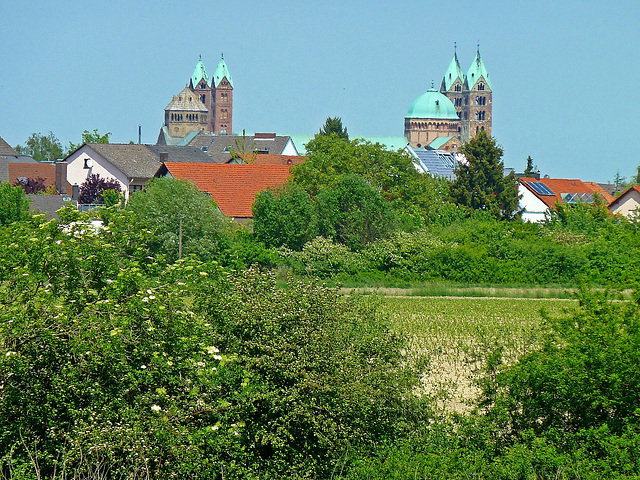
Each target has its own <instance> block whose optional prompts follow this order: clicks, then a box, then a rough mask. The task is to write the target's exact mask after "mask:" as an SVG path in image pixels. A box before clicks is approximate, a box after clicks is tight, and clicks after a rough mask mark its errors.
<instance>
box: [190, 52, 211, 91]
mask: <svg viewBox="0 0 640 480" xmlns="http://www.w3.org/2000/svg"><path fill="white" fill-rule="evenodd" d="M203 78H204V81H205V82H207V85H209V86H211V79H210V78H209V76H208V75H207V70H206V69H205V68H204V63H202V56H200V60H198V63H196V68H195V69H194V70H193V75H191V82H192V83H193V86H194V87H195V86H196V85H197V84H198V83H200V80H202V79H203Z"/></svg>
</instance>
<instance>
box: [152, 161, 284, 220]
mask: <svg viewBox="0 0 640 480" xmlns="http://www.w3.org/2000/svg"><path fill="white" fill-rule="evenodd" d="M277 156H279V155H277ZM164 165H165V167H166V168H167V170H168V172H169V173H170V174H171V176H172V177H174V178H184V179H186V180H189V181H190V182H192V183H194V184H195V185H196V186H197V187H198V189H200V191H202V192H207V193H208V194H209V195H211V197H212V198H213V199H214V200H215V201H216V203H217V204H218V207H219V208H220V211H221V212H222V213H223V214H225V215H227V216H229V217H234V218H251V217H253V212H252V210H251V206H252V205H253V202H254V201H255V199H256V194H257V193H259V192H261V191H263V190H267V189H269V188H272V187H278V186H280V185H282V184H284V183H285V182H286V181H287V179H288V178H289V177H290V176H291V172H290V171H289V168H290V167H289V166H288V165H246V164H242V165H237V164H226V163H223V164H219V163H174V162H165V164H164Z"/></svg>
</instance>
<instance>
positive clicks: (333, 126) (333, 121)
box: [318, 117, 349, 142]
mask: <svg viewBox="0 0 640 480" xmlns="http://www.w3.org/2000/svg"><path fill="white" fill-rule="evenodd" d="M331 134H336V135H337V136H338V137H340V138H342V139H344V140H346V141H347V142H348V141H349V134H348V133H347V127H343V126H342V119H341V118H340V117H327V120H326V121H325V122H324V125H323V126H322V128H321V129H320V132H318V135H325V136H326V135H331Z"/></svg>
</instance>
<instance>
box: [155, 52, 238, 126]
mask: <svg viewBox="0 0 640 480" xmlns="http://www.w3.org/2000/svg"><path fill="white" fill-rule="evenodd" d="M164 112H165V113H164V127H163V128H164V129H166V132H167V133H168V134H169V135H171V136H174V137H184V136H185V135H187V134H188V133H189V132H193V131H203V132H210V133H215V134H227V133H228V134H231V133H233V123H232V120H233V80H232V79H231V74H230V73H229V69H228V68H227V64H226V63H225V61H224V57H222V58H221V59H220V62H219V63H218V67H217V68H216V71H215V73H214V74H213V77H209V75H207V70H206V68H205V66H204V63H202V58H200V59H199V60H198V63H197V64H196V67H195V68H194V70H193V74H192V75H191V77H190V78H189V83H187V86H186V87H185V88H184V89H183V90H182V91H181V92H180V93H179V94H178V95H176V96H174V97H173V100H172V101H171V102H170V103H169V105H167V107H166V108H165V109H164Z"/></svg>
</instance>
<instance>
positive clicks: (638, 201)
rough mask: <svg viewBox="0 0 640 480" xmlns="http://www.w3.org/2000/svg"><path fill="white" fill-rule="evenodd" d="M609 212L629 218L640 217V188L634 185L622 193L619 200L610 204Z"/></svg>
mask: <svg viewBox="0 0 640 480" xmlns="http://www.w3.org/2000/svg"><path fill="white" fill-rule="evenodd" d="M609 211H610V212H611V213H613V214H614V215H622V216H624V217H629V216H630V215H632V214H633V215H640V186H638V185H634V186H633V187H629V188H628V189H627V190H625V191H624V192H622V193H621V194H620V196H619V197H618V198H616V199H615V200H614V201H613V202H611V203H610V204H609Z"/></svg>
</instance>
